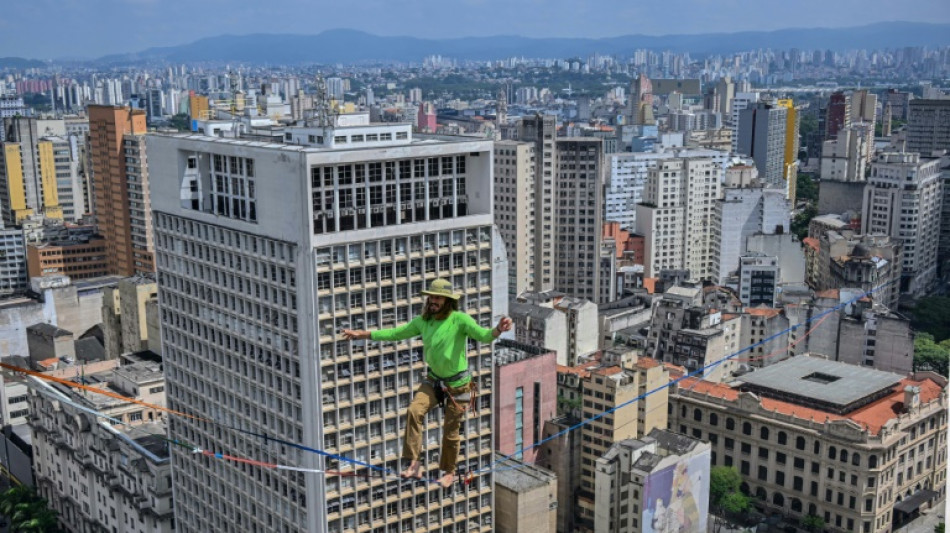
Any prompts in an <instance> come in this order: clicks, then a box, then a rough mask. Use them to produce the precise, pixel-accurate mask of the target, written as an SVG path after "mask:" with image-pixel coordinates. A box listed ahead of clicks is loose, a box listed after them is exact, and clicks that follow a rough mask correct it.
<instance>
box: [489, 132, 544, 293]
mask: <svg viewBox="0 0 950 533" xmlns="http://www.w3.org/2000/svg"><path fill="white" fill-rule="evenodd" d="M534 148H535V145H534V144H533V143H528V142H520V141H496V142H495V190H494V194H495V226H497V227H498V232H499V233H501V237H502V239H504V241H505V251H506V252H507V254H508V292H509V296H511V297H515V296H517V295H519V294H521V293H523V292H534V291H535V286H534V285H535V283H534V279H535V277H534V276H535V273H536V272H535V261H534V257H535V256H534V254H535V243H534V239H535V230H534V228H535V220H536V216H535V183H534V181H535V152H534Z"/></svg>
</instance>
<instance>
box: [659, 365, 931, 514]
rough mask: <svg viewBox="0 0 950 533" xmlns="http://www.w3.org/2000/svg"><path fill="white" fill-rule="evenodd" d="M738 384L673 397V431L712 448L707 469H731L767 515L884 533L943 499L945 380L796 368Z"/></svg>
mask: <svg viewBox="0 0 950 533" xmlns="http://www.w3.org/2000/svg"><path fill="white" fill-rule="evenodd" d="M740 380H741V382H740V383H739V384H738V385H735V386H728V385H724V384H714V383H709V382H707V381H703V380H697V379H694V378H686V379H684V380H683V381H680V382H679V383H677V384H676V385H674V387H673V390H672V391H671V393H670V407H671V415H670V421H669V422H670V428H671V429H672V430H673V431H677V432H678V433H682V434H687V435H690V436H692V437H693V438H697V439H702V440H705V441H707V442H709V443H710V445H711V448H712V450H711V459H712V461H711V462H712V465H713V466H733V467H735V468H737V469H738V470H739V473H740V475H741V476H742V479H743V487H742V488H743V490H744V491H746V492H747V493H749V494H751V495H752V496H753V498H755V499H756V500H757V501H759V502H761V504H762V505H765V506H766V507H767V508H770V509H774V510H777V511H780V512H783V513H786V514H789V515H791V516H793V517H796V518H799V519H801V518H803V517H805V516H806V515H815V516H818V517H821V518H823V519H824V520H825V524H826V525H825V528H826V530H828V531H835V532H838V531H841V532H845V531H847V532H852V531H860V532H882V533H883V532H889V531H894V530H896V529H897V528H898V527H899V526H900V525H901V524H902V520H903V519H904V518H906V514H907V513H911V512H913V511H917V510H918V508H919V507H921V505H923V507H922V508H926V506H927V504H928V502H933V501H935V500H939V499H940V498H941V497H942V496H944V495H945V494H946V470H947V466H946V465H947V463H946V448H947V442H946V439H947V435H946V427H947V413H946V409H947V407H946V406H947V392H946V384H947V381H946V379H945V378H944V377H941V376H937V375H936V374H932V373H922V374H915V375H913V376H910V377H906V378H905V377H902V376H899V375H896V374H891V373H887V372H881V371H877V370H871V369H860V371H858V370H856V368H855V367H854V366H852V365H848V364H845V363H838V362H831V361H826V360H823V359H818V358H814V357H807V356H798V357H793V358H791V359H788V360H786V361H783V362H781V363H779V364H777V365H773V366H771V367H768V368H766V369H762V370H759V371H756V372H752V373H750V374H746V375H745V376H743V377H742V378H740ZM905 501H906V502H907V504H909V505H911V506H912V509H910V510H908V511H907V513H905V514H903V515H902V514H901V513H903V511H901V510H900V509H901V503H900V502H905Z"/></svg>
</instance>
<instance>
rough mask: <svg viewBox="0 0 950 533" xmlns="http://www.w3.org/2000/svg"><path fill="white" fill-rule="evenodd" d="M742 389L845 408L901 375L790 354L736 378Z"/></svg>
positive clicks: (895, 382) (897, 381)
mask: <svg viewBox="0 0 950 533" xmlns="http://www.w3.org/2000/svg"><path fill="white" fill-rule="evenodd" d="M738 379H739V381H741V382H742V383H743V385H742V389H743V390H750V391H751V392H756V393H760V394H762V395H776V394H777V395H781V396H783V397H789V398H791V397H801V398H807V399H809V400H814V401H816V402H821V403H826V404H829V405H832V406H837V407H839V408H844V407H847V406H850V405H852V404H855V403H856V402H860V401H861V400H863V399H865V398H868V397H870V396H875V395H877V394H879V393H881V391H882V390H889V389H891V388H893V387H894V385H896V384H897V383H899V382H900V381H901V376H899V375H898V374H893V373H891V372H882V371H880V370H875V369H872V368H868V367H863V366H858V365H850V364H847V363H842V362H838V361H829V360H827V359H821V358H819V357H809V356H798V357H791V358H789V359H786V360H784V361H781V362H779V363H776V364H774V365H770V366H767V367H765V368H762V369H760V370H756V371H755V372H750V373H748V374H745V375H743V376H742V377H740V378H738Z"/></svg>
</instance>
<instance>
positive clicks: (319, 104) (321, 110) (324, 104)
mask: <svg viewBox="0 0 950 533" xmlns="http://www.w3.org/2000/svg"><path fill="white" fill-rule="evenodd" d="M316 88H317V98H316V101H315V102H314V118H315V119H316V121H317V126H318V127H320V128H329V127H330V126H332V124H331V123H330V96H329V95H328V94H327V84H326V82H325V81H323V76H320V75H318V76H317V80H316Z"/></svg>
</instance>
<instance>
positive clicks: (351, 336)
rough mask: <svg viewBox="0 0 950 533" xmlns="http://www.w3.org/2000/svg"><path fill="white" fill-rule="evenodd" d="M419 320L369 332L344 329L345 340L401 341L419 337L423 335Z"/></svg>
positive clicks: (415, 319)
mask: <svg viewBox="0 0 950 533" xmlns="http://www.w3.org/2000/svg"><path fill="white" fill-rule="evenodd" d="M419 320H420V319H419V318H418V317H416V318H414V319H413V320H412V321H410V322H407V323H405V324H403V325H401V326H399V327H395V328H390V329H378V330H376V331H367V330H365V329H344V330H343V338H344V339H346V340H350V341H355V340H363V339H372V340H374V341H401V340H404V339H409V338H412V337H417V336H419V334H420V333H421V330H420V329H419Z"/></svg>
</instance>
